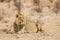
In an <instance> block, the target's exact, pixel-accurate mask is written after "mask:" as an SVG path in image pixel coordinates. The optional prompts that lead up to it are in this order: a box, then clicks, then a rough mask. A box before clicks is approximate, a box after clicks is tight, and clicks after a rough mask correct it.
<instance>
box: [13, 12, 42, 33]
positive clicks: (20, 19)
mask: <svg viewBox="0 0 60 40" xmlns="http://www.w3.org/2000/svg"><path fill="white" fill-rule="evenodd" d="M34 20H35V19H34ZM34 20H33V19H30V18H29V17H28V16H26V15H25V14H23V13H18V14H16V19H15V21H14V23H13V30H14V32H15V33H19V32H20V33H21V31H22V30H24V32H23V33H37V32H39V31H41V30H42V28H41V27H42V26H41V24H39V23H38V22H35V21H34Z"/></svg>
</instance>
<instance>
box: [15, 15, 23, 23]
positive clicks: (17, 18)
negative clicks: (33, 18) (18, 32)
mask: <svg viewBox="0 0 60 40" xmlns="http://www.w3.org/2000/svg"><path fill="white" fill-rule="evenodd" d="M23 22H24V15H22V14H17V15H16V23H17V24H23Z"/></svg>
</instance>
